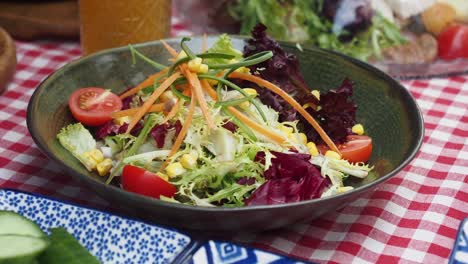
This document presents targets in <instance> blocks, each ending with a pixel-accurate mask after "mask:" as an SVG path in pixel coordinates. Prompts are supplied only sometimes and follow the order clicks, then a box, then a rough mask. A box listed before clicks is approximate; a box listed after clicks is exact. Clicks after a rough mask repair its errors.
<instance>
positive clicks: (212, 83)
mask: <svg viewBox="0 0 468 264" xmlns="http://www.w3.org/2000/svg"><path fill="white" fill-rule="evenodd" d="M206 81H207V82H208V83H209V84H210V85H212V86H215V85H218V81H217V80H213V79H206Z"/></svg>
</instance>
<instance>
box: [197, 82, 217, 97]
mask: <svg viewBox="0 0 468 264" xmlns="http://www.w3.org/2000/svg"><path fill="white" fill-rule="evenodd" d="M200 82H201V85H202V88H203V90H205V92H206V93H207V94H208V95H209V96H210V97H211V98H212V99H213V100H215V101H218V94H217V93H216V91H215V90H214V89H213V88H211V85H210V84H209V83H208V81H207V80H206V79H203V80H200Z"/></svg>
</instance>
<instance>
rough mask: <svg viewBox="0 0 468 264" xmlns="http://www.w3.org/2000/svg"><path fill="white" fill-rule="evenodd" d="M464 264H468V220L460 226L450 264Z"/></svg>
mask: <svg viewBox="0 0 468 264" xmlns="http://www.w3.org/2000/svg"><path fill="white" fill-rule="evenodd" d="M462 263H464V264H468V218H465V220H463V221H462V223H461V224H460V228H459V229H458V234H457V238H456V240H455V245H454V247H453V250H452V254H451V255H450V260H449V264H462Z"/></svg>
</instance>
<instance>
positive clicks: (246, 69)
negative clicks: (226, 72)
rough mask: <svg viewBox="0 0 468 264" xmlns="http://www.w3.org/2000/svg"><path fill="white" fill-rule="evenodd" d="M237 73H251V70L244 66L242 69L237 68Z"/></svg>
mask: <svg viewBox="0 0 468 264" xmlns="http://www.w3.org/2000/svg"><path fill="white" fill-rule="evenodd" d="M235 72H240V73H250V69H249V68H247V67H244V66H242V67H239V68H237V69H236V70H235Z"/></svg>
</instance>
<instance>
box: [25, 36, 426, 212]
mask: <svg viewBox="0 0 468 264" xmlns="http://www.w3.org/2000/svg"><path fill="white" fill-rule="evenodd" d="M217 36H219V34H217V35H207V37H208V38H210V37H217ZM229 36H230V37H231V39H240V40H245V39H248V38H249V37H248V36H242V35H232V34H229ZM201 37H202V36H192V37H191V38H192V39H200V38H201ZM181 39H182V37H174V38H166V39H162V40H155V41H150V42H143V43H138V44H134V45H132V46H133V47H135V48H141V47H147V46H156V45H161V44H162V41H165V42H167V43H168V44H169V45H170V43H171V42H174V41H180V40H181ZM278 42H279V43H280V45H282V46H288V47H290V48H291V47H296V48H297V46H296V43H293V42H288V41H278ZM302 49H303V50H316V51H317V50H318V51H320V52H323V53H328V54H332V55H334V56H337V57H340V58H342V59H344V60H345V61H348V62H350V63H352V64H355V65H356V66H358V67H360V68H362V69H364V70H366V71H368V72H372V73H373V74H375V76H376V77H378V78H380V79H383V80H384V81H385V82H390V83H391V84H392V88H394V89H398V92H399V93H400V94H403V95H404V96H405V97H406V98H407V100H408V101H409V104H412V105H413V106H414V107H415V109H416V113H415V114H416V117H417V124H416V127H417V129H418V132H419V133H418V134H417V135H413V136H414V137H416V145H415V146H414V148H413V149H412V150H410V151H409V152H408V153H407V157H406V158H405V159H404V160H403V161H402V162H401V163H400V164H399V165H398V166H397V167H395V168H394V169H393V170H391V171H390V172H388V173H387V174H384V175H382V176H380V177H379V178H378V179H376V180H374V181H372V182H370V183H367V184H364V185H362V186H359V187H357V188H355V189H353V190H351V191H349V192H345V193H343V194H338V195H334V196H329V197H322V198H316V199H311V200H304V201H299V202H292V203H284V204H274V205H254V206H242V207H205V206H193V205H186V204H179V203H173V202H166V201H162V200H159V199H153V198H151V197H146V196H143V195H139V194H136V193H132V192H129V191H125V190H123V189H122V188H118V187H117V186H114V185H108V184H105V183H104V182H102V181H99V180H97V179H95V178H93V177H89V176H87V175H84V174H81V173H79V172H77V171H75V170H74V169H72V168H71V167H69V166H67V165H66V164H65V163H64V162H62V161H61V159H60V158H59V157H58V156H56V155H55V154H54V153H52V152H51V151H50V150H49V149H48V147H47V143H46V141H45V139H44V138H42V137H40V134H39V131H38V128H37V127H36V125H35V122H34V121H33V120H34V118H33V117H34V115H35V113H33V108H34V106H35V105H37V104H38V98H39V95H40V93H41V92H42V91H43V90H44V87H47V84H48V83H50V82H53V81H54V80H55V79H56V78H57V77H58V76H60V75H61V73H62V72H64V71H65V70H67V68H69V67H74V66H76V65H79V64H81V63H83V62H86V61H89V60H92V59H94V58H95V57H99V56H102V55H106V54H110V53H114V52H122V51H125V50H128V46H122V47H117V48H111V49H106V50H102V51H99V52H96V53H93V54H90V55H86V56H82V57H79V58H77V59H75V60H72V61H70V62H68V63H67V64H65V65H63V66H61V67H60V68H59V69H57V70H56V71H54V72H53V73H52V74H49V75H48V76H47V77H46V78H45V79H43V80H42V81H41V82H40V83H39V84H38V86H37V87H36V89H35V90H34V93H33V94H32V96H31V98H30V100H29V103H28V108H27V118H26V121H27V127H28V130H29V133H30V134H31V137H32V138H33V140H34V142H35V143H36V145H37V146H38V148H39V149H40V150H41V151H42V152H43V153H44V154H45V155H46V156H47V157H49V159H51V160H53V161H54V162H56V163H58V164H59V165H60V167H61V168H62V169H65V171H66V172H67V173H68V174H70V175H71V176H72V178H74V179H77V180H79V181H81V182H85V184H86V185H95V186H97V188H101V189H102V188H104V190H105V191H106V192H113V193H114V194H116V195H119V196H122V197H123V198H124V199H126V200H129V201H130V200H132V199H136V200H137V201H141V202H143V203H144V204H148V203H153V204H156V205H159V206H162V207H167V208H173V209H183V210H187V211H198V212H206V213H218V212H227V211H229V212H241V211H242V212H245V211H257V210H276V209H282V208H285V207H300V206H302V205H305V204H314V203H322V202H327V201H329V200H333V199H336V198H338V197H339V198H343V199H345V198H346V197H348V196H352V195H355V194H358V193H361V192H364V191H366V190H367V189H372V188H374V187H375V186H377V185H379V184H380V183H382V182H384V181H386V180H388V179H390V178H391V177H393V176H394V175H396V174H397V173H399V172H400V171H401V170H403V168H405V167H406V166H407V165H408V164H409V163H410V162H411V161H412V160H413V159H414V157H415V156H416V154H417V153H418V152H419V150H420V148H421V145H422V143H423V139H424V119H423V115H422V112H421V109H420V107H419V105H418V104H417V102H416V99H415V98H414V97H413V96H412V94H411V93H410V92H409V91H408V89H406V88H405V87H404V86H403V85H402V84H401V83H399V82H398V81H397V80H396V79H394V78H392V77H391V76H390V75H388V74H386V73H384V72H383V71H381V70H380V69H378V68H376V67H374V66H372V65H370V64H368V63H365V62H363V61H360V60H358V59H355V58H353V57H350V56H347V55H344V54H341V53H338V52H335V51H331V50H326V49H322V48H318V47H311V46H306V47H302ZM88 187H89V186H88ZM89 188H91V187H89ZM91 189H93V188H91ZM97 195H98V196H101V197H103V196H102V195H100V194H99V193H97ZM103 199H104V200H107V198H105V197H103Z"/></svg>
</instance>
